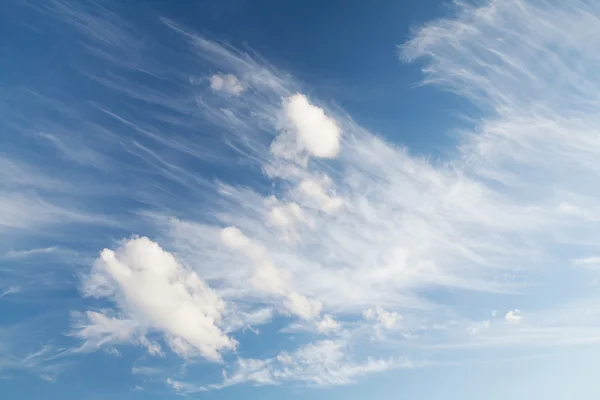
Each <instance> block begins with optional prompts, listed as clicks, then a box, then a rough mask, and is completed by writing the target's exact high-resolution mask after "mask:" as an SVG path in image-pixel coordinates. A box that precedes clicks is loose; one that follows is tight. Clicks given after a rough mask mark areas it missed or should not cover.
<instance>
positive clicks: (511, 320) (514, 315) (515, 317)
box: [504, 310, 523, 325]
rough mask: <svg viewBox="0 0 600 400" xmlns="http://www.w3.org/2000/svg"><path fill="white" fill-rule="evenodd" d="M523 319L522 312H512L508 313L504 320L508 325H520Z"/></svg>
mask: <svg viewBox="0 0 600 400" xmlns="http://www.w3.org/2000/svg"><path fill="white" fill-rule="evenodd" d="M522 319H523V317H522V316H521V311H520V310H511V311H509V312H507V313H506V315H505V316H504V320H505V321H506V323H507V324H514V325H516V324H519V323H520V322H521V320H522Z"/></svg>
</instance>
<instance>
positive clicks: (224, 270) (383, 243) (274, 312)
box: [0, 0, 600, 392]
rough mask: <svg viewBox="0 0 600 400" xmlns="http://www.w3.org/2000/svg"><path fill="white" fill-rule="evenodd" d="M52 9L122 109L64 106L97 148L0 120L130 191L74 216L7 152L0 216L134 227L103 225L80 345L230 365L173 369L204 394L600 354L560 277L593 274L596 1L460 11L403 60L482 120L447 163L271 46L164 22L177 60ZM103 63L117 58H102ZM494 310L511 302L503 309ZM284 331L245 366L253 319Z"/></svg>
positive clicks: (79, 328)
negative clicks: (252, 48) (185, 371)
mask: <svg viewBox="0 0 600 400" xmlns="http://www.w3.org/2000/svg"><path fill="white" fill-rule="evenodd" d="M49 4H50V5H49V6H48V7H50V8H48V10H50V9H51V11H48V10H46V9H45V8H44V10H46V11H45V12H50V14H51V15H52V16H53V17H55V18H57V19H58V20H61V21H63V22H66V25H67V26H70V27H71V28H72V29H73V30H74V32H76V33H77V35H78V37H81V38H84V39H86V40H84V41H83V44H82V46H84V47H85V48H86V49H87V50H90V49H92V50H94V51H89V52H88V53H86V54H88V56H87V57H89V58H85V59H82V61H81V62H82V63H84V64H82V67H83V68H84V69H86V73H85V74H82V76H81V77H80V79H83V80H84V81H85V82H88V83H89V84H93V85H97V86H95V87H96V88H98V90H101V91H102V93H103V94H104V95H107V94H110V96H111V97H110V98H111V99H114V101H105V100H103V99H105V97H104V96H101V95H99V96H98V98H97V99H96V98H93V99H86V100H87V101H86V102H80V101H78V100H79V99H78V98H76V96H75V95H73V98H69V99H67V103H68V104H69V106H68V107H65V106H64V104H63V103H64V102H58V101H57V102H50V104H51V105H52V107H53V109H55V110H56V109H58V110H60V111H61V113H60V114H61V115H62V116H63V117H65V116H69V117H73V116H76V117H78V118H76V119H78V120H81V121H86V124H85V125H84V126H83V128H85V129H86V132H88V133H89V135H87V136H83V135H79V136H77V135H73V136H71V135H70V133H72V132H73V130H72V129H66V128H67V126H69V123H67V122H68V121H67V120H60V121H58V122H56V121H55V122H54V127H55V128H56V129H53V130H52V131H51V133H45V134H43V135H42V136H41V137H40V136H39V132H42V131H43V132H50V131H46V130H41V129H37V128H38V127H37V126H30V125H29V124H28V123H26V122H23V121H22V120H21V119H16V117H13V116H12V114H10V115H9V114H6V115H4V114H3V118H4V120H6V121H8V122H11V124H10V125H11V126H13V127H14V128H15V129H16V130H17V131H19V132H24V131H28V130H32V131H35V132H37V133H36V135H37V139H38V140H39V139H42V140H45V141H46V142H48V141H49V142H50V143H51V144H52V145H53V146H54V147H56V149H57V150H58V151H59V152H61V154H63V156H64V155H70V157H69V156H68V157H65V158H66V159H68V160H70V161H71V162H74V163H75V164H80V165H81V164H82V161H94V163H91V164H92V165H89V166H91V167H92V169H94V172H93V173H92V172H89V173H88V174H89V175H88V174H83V176H84V177H88V178H89V179H91V180H92V181H94V182H96V183H97V184H98V185H100V184H101V185H106V186H102V187H101V188H100V189H99V191H102V188H104V187H106V188H111V189H113V188H116V189H115V190H114V191H112V190H111V191H110V192H111V193H114V195H113V196H112V197H111V199H112V202H111V201H102V200H103V199H104V197H102V196H100V195H99V194H98V191H96V192H94V191H91V192H89V193H86V195H85V196H82V197H81V199H84V200H85V201H84V203H85V204H87V205H88V207H90V208H91V210H89V209H86V211H80V210H79V209H78V208H77V207H71V206H70V204H69V203H68V202H67V201H66V199H65V198H60V197H56V194H57V192H58V189H56V188H54V187H52V188H49V185H47V184H45V183H44V182H45V181H44V180H43V179H40V177H39V176H35V175H32V174H31V173H28V172H27V171H28V169H26V168H25V167H21V166H20V165H21V164H23V165H25V162H24V161H23V163H21V161H20V160H15V161H10V160H7V161H5V162H4V163H5V164H6V165H7V166H8V167H10V168H11V169H12V170H14V171H16V173H11V174H9V175H10V179H9V180H7V181H6V182H8V184H6V187H7V189H2V191H0V196H3V197H4V198H6V199H8V200H6V201H5V203H4V204H5V205H4V206H2V204H3V203H1V199H2V198H3V197H0V207H3V210H5V211H7V212H5V213H3V214H2V215H4V216H5V217H4V219H5V221H4V222H2V217H0V227H1V226H6V227H8V228H10V229H17V228H20V229H23V228H29V229H33V227H36V226H39V225H40V223H41V222H44V225H45V224H46V221H47V223H48V224H50V222H52V224H54V225H58V226H60V223H62V222H65V221H67V220H68V221H73V220H74V221H85V222H87V223H90V224H91V225H94V226H96V225H100V222H99V221H98V220H97V219H94V218H90V217H89V215H90V213H91V214H93V215H98V214H99V211H100V210H104V211H108V214H110V215H111V218H113V219H114V218H116V219H117V220H119V221H125V222H127V224H124V223H122V224H120V225H125V228H124V229H121V230H117V229H115V230H114V231H111V232H110V234H105V235H103V236H100V239H101V240H102V241H103V242H105V244H103V245H102V246H103V247H106V249H105V250H103V251H102V252H101V254H100V255H99V256H97V255H95V256H94V257H96V258H97V259H96V262H95V263H94V266H93V267H92V268H91V270H90V271H88V273H87V274H85V275H84V277H83V279H82V282H81V286H82V292H83V294H86V295H89V296H90V297H93V298H97V299H98V300H99V302H97V303H96V302H94V301H92V300H90V299H89V298H87V299H86V300H87V301H86V303H85V305H82V306H81V307H80V308H79V311H83V313H81V314H76V315H75V316H76V318H75V319H74V322H73V327H72V335H73V336H75V337H77V338H78V339H80V340H81V341H82V342H83V344H81V343H80V344H79V345H75V346H74V347H75V348H77V349H78V350H79V351H78V352H79V353H83V352H85V351H90V350H96V349H99V348H102V347H106V346H116V345H123V344H133V345H138V346H142V347H144V348H146V350H147V351H148V352H150V353H152V354H154V355H161V354H164V352H165V351H172V352H174V353H176V354H178V355H180V356H181V357H182V358H183V359H185V360H188V359H193V358H195V357H200V358H206V359H209V360H212V361H222V362H223V363H224V364H225V370H226V371H227V374H226V375H225V376H224V378H223V380H222V381H221V382H216V383H215V382H212V383H210V382H208V383H206V382H195V381H194V379H195V378H196V377H189V379H188V378H186V379H180V378H177V379H176V378H175V377H168V378H169V379H168V381H167V383H168V384H169V385H171V386H172V387H173V388H174V389H175V390H177V391H180V392H194V391H203V390H209V389H219V388H224V387H227V386H231V385H235V384H242V383H250V384H256V385H266V384H280V383H285V382H302V383H304V384H307V385H313V386H326V385H340V384H348V383H351V382H354V381H355V380H356V379H359V378H360V377H361V376H364V375H367V374H369V373H375V372H379V371H383V370H387V369H391V368H402V367H412V366H416V365H421V364H420V363H416V362H414V361H410V360H411V356H416V357H417V358H421V357H422V356H423V354H428V357H429V356H431V363H434V362H435V361H436V356H438V355H440V354H442V355H443V354H445V353H443V352H445V351H454V352H457V351H460V349H464V348H476V349H483V350H485V349H490V348H496V347H503V348H505V347H507V346H508V347H518V346H522V345H531V344H532V343H535V344H536V345H537V346H535V347H536V348H542V347H544V346H555V345H573V344H581V343H591V342H593V341H594V340H595V339H594V338H595V337H597V335H598V333H600V325H599V324H598V323H597V322H596V320H595V319H593V318H592V319H590V318H588V317H586V316H587V315H588V314H585V313H583V314H582V313H581V310H582V308H581V306H582V304H586V305H587V306H586V309H588V308H589V309H592V308H593V305H594V304H595V302H596V298H595V295H594V294H593V293H590V295H589V297H590V298H584V297H585V295H586V294H585V293H584V294H581V292H587V291H589V290H588V288H587V287H586V286H585V284H582V283H581V282H579V281H577V280H575V279H573V280H568V282H567V280H566V279H560V278H562V277H566V276H569V277H571V276H573V274H584V273H588V272H590V271H583V270H582V271H579V270H577V269H574V268H571V266H572V264H573V263H574V264H576V265H584V266H585V265H592V264H594V263H595V262H596V260H595V258H594V257H590V256H589V255H590V254H596V253H597V251H596V250H597V246H598V244H597V236H598V234H599V233H600V232H598V229H597V227H596V225H597V221H598V217H599V216H600V212H599V210H598V208H597V207H596V206H595V204H594V201H593V199H595V198H596V197H597V195H598V193H597V192H598V190H597V189H596V187H597V186H598V185H595V184H594V183H595V182H598V171H599V170H598V167H597V165H596V164H597V163H596V162H595V160H596V159H598V155H599V154H598V153H599V152H600V147H599V145H598V144H599V143H600V142H599V141H598V129H599V127H600V120H599V119H598V117H597V116H596V112H595V110H596V108H597V107H596V106H597V105H598V95H597V93H598V92H599V91H598V90H597V89H598V87H597V86H598V83H597V82H596V75H595V72H594V68H593V66H594V65H596V64H597V61H598V60H597V58H598V54H600V52H598V50H600V48H599V46H600V42H599V41H598V40H597V39H596V38H597V37H600V36H599V35H598V33H600V32H598V30H599V28H598V27H599V26H600V24H598V23H597V22H598V18H600V17H599V15H600V9H599V8H598V7H596V6H594V5H592V4H587V3H583V2H571V3H558V2H537V1H531V2H524V1H517V0H509V1H505V2H489V3H482V4H480V5H477V6H475V5H469V4H463V3H459V4H457V5H456V10H455V14H454V15H453V16H452V17H449V18H446V19H441V20H438V21H433V22H431V23H429V24H427V25H425V26H424V27H422V28H420V29H418V30H416V31H415V32H414V35H413V37H412V39H411V40H409V41H408V42H407V43H406V44H404V45H402V46H401V48H400V51H401V56H402V58H403V59H405V60H409V61H416V62H420V63H422V64H420V65H421V66H422V69H423V72H424V74H425V79H424V83H425V84H433V85H438V86H441V87H443V88H444V89H446V90H450V91H452V92H454V93H456V94H457V95H459V96H462V97H464V98H466V99H468V100H470V101H471V102H472V103H474V104H475V105H476V106H477V107H478V108H479V111H478V118H477V119H471V121H472V125H471V126H470V127H469V128H463V130H462V131H461V132H460V134H461V135H460V138H459V141H458V143H457V148H456V150H455V151H454V152H451V154H450V155H449V156H448V157H447V158H446V159H444V160H440V161H437V162H433V161H431V160H430V159H428V158H426V157H421V156H418V155H415V154H412V153H411V152H410V151H409V149H407V148H405V147H402V146H401V145H399V144H394V143H390V141H388V140H386V139H384V138H382V137H380V136H378V135H375V134H373V133H372V132H370V131H369V130H368V129H366V128H365V127H361V126H359V125H358V124H356V123H355V122H354V121H353V120H352V119H351V118H350V117H349V116H348V115H346V114H345V113H344V112H343V110H341V109H339V108H338V107H332V106H330V105H329V103H328V102H327V101H321V100H319V99H318V96H317V95H316V94H313V93H314V92H317V93H318V88H317V90H315V91H312V90H309V89H307V88H306V86H304V85H302V84H301V83H299V82H297V81H296V80H294V78H293V77H291V76H290V75H288V74H286V73H284V72H282V71H279V70H277V69H276V68H275V67H273V66H272V65H270V64H269V63H268V62H266V61H265V60H263V59H261V58H260V57H259V56H258V55H256V54H249V53H244V52H241V51H239V50H236V49H234V48H232V47H230V46H227V45H225V44H223V43H218V42H215V41H211V40H209V39H207V38H204V37H202V36H199V35H197V34H195V33H194V32H192V31H190V30H188V29H186V28H185V27H183V26H180V25H178V24H177V23H176V22H174V21H171V20H167V19H157V25H156V27H157V29H162V30H163V31H161V32H168V34H169V35H173V34H175V36H176V37H177V39H178V40H179V41H181V43H180V44H181V46H180V47H178V51H179V53H177V54H175V53H174V52H173V51H171V50H170V48H169V47H168V46H166V45H164V44H163V43H161V42H160V38H157V40H156V42H155V43H156V48H152V47H149V46H146V45H143V44H141V43H140V42H139V41H138V40H135V37H134V36H135V35H133V34H132V33H131V32H134V31H136V28H135V27H134V26H132V25H133V23H125V22H124V19H123V18H120V16H119V13H118V12H117V11H114V10H109V9H107V8H106V9H105V8H104V7H103V6H97V7H96V6H94V7H93V8H92V10H91V11H90V10H88V9H87V8H85V7H82V6H80V5H78V4H79V3H78V4H75V3H74V2H69V1H58V0H57V1H54V2H52V3H49ZM136 32H137V31H136ZM115 38H122V40H121V39H119V40H114V39H115ZM161 51H164V52H166V53H168V54H169V55H173V57H172V58H169V57H163V58H158V56H157V53H158V52H161ZM121 56H123V57H121ZM120 57H121V58H120ZM93 60H101V61H102V62H103V63H105V64H103V65H108V66H109V67H107V68H104V69H94V68H92V66H93V62H92V61H93ZM165 60H166V61H165ZM184 61H185V62H184ZM87 69H89V71H87ZM210 71H221V72H219V73H218V74H216V75H215V74H214V73H213V72H210ZM131 73H139V74H142V75H144V77H146V78H148V76H151V77H154V78H156V79H159V80H160V82H161V83H160V85H159V84H157V83H156V81H154V80H153V79H154V78H148V79H144V80H141V79H140V80H134V79H128V78H127V77H128V76H129V75H128V74H131ZM224 93H225V94H226V95H223V94H224ZM307 93H310V94H307ZM91 97H94V96H93V95H92V96H91ZM36 99H37V100H36V104H39V105H40V107H46V106H48V104H49V103H48V102H43V101H41V100H39V98H37V97H36ZM148 107H150V108H151V110H152V112H147V110H148ZM25 111H26V110H25ZM25 111H23V112H24V113H25ZM27 112H30V113H32V111H27ZM40 114H41V113H40ZM40 114H34V116H37V117H39V115H40ZM24 115H27V114H24ZM84 117H85V118H84ZM65 118H66V117H65ZM32 119H33V118H32ZM61 121H62V122H61ZM69 121H70V120H69ZM42 125H43V124H42ZM33 128H36V129H33ZM62 128H65V129H62ZM49 135H51V136H49ZM69 138H70V141H68V140H67V139H69ZM100 142H102V143H105V144H104V145H103V146H104V147H103V146H101V145H99V143H100ZM67 143H68V145H67ZM77 149H84V150H85V151H79V150H77ZM206 149H210V151H207V150H206ZM84 154H85V156H84ZM27 161H29V162H32V160H27ZM0 162H3V161H1V159H0ZM83 164H85V163H83ZM111 167H112V169H111ZM116 167H118V168H116ZM216 167H219V168H221V169H220V170H219V171H216ZM117 170H118V172H117ZM56 171H57V172H58V174H57V175H56V176H57V177H63V178H64V181H66V182H73V181H74V180H75V179H76V177H74V176H72V175H69V174H67V171H66V168H62V167H60V166H59V167H56ZM0 173H2V172H0ZM238 173H239V174H238ZM238 175H239V176H238ZM56 180H59V181H60V180H61V179H60V178H58V179H56ZM26 188H33V190H34V192H33V194H31V195H28V196H25V194H24V193H26ZM45 191H47V192H48V193H46V192H45ZM66 193H69V192H68V191H66ZM71 193H72V192H71ZM123 204H125V205H126V206H123ZM92 205H93V206H94V207H92ZM124 208H126V209H127V211H123V209H124ZM126 217H127V218H126ZM120 218H123V220H121V219H120ZM57 229H58V228H57ZM124 231H126V232H124ZM131 234H142V235H147V236H148V238H146V237H142V238H139V237H137V238H133V239H131ZM120 237H126V238H129V239H126V240H124V241H122V242H116V240H115V239H118V238H120ZM94 239H97V238H96V237H94ZM115 242H116V243H115ZM78 243H79V244H81V243H86V242H85V240H83V239H82V241H80V242H78ZM94 243H96V242H94ZM42 248H43V247H42ZM111 249H114V250H111ZM96 250H99V249H94V250H93V251H96ZM93 251H89V252H88V254H90V253H91V254H93ZM573 260H575V261H573ZM578 276H580V275H578ZM557 291H560V294H561V296H563V297H564V298H561V300H562V301H563V302H564V303H565V304H567V306H565V307H563V308H561V309H560V310H557V309H556V307H555V306H553V304H555V303H556V300H555V299H554V298H552V296H551V295H548V293H549V292H551V293H555V292H557ZM150 292H152V293H150ZM157 294H160V295H157ZM524 294H528V296H530V297H527V296H525V295H524ZM534 296H535V298H536V299H537V301H536V302H532V301H531V300H530V299H531V297H534ZM473 298H474V299H477V301H472V300H471V299H473ZM101 301H108V302H109V304H110V306H111V307H112V308H111V309H108V310H107V309H106V308H104V309H103V308H102V307H106V303H102V302H101ZM99 304H101V306H100V305H99ZM479 304H482V305H479ZM483 304H486V305H485V306H484V305H483ZM539 304H544V306H542V307H540V305H539ZM487 305H490V307H491V308H494V309H497V310H498V311H497V312H495V313H494V315H492V316H490V315H491V313H490V312H489V310H484V308H485V307H487ZM520 310H522V311H520ZM496 314H497V315H496ZM274 319H281V320H285V321H288V322H289V324H288V330H287V332H290V331H294V332H302V333H303V334H305V336H303V339H304V343H302V344H299V345H298V346H297V347H296V348H285V349H273V350H272V351H271V353H272V354H270V355H267V356H261V358H258V357H256V358H255V357H246V356H241V355H238V354H235V353H234V349H237V350H238V351H241V350H240V349H244V341H243V340H242V339H240V336H241V335H239V333H240V331H241V330H243V329H245V328H251V329H254V328H255V327H257V326H261V325H267V324H269V323H270V322H272V321H273V320H274ZM286 323H287V322H286ZM259 334H260V333H259ZM281 334H286V329H285V328H284V329H283V330H282V331H281ZM150 338H151V339H150ZM238 339H239V342H238ZM358 347H360V348H361V349H363V350H361V351H357V348H358ZM163 348H164V350H163ZM382 348H383V349H385V351H384V352H382V351H381V349H382ZM390 352H393V353H394V354H393V356H392V357H389V355H388V356H387V358H386V357H382V353H385V354H389V353H390ZM359 353H360V354H359ZM425 364H426V363H425ZM166 378H167V377H165V379H166Z"/></svg>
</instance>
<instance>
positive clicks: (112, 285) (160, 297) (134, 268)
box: [77, 237, 236, 361]
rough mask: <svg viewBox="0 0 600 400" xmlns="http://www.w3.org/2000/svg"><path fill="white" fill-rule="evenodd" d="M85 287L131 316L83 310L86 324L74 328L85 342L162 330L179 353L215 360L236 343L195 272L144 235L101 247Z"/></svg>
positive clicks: (219, 307)
mask: <svg viewBox="0 0 600 400" xmlns="http://www.w3.org/2000/svg"><path fill="white" fill-rule="evenodd" d="M84 290H85V291H86V294H87V295H89V296H96V297H107V298H109V299H111V300H113V301H115V302H116V303H117V304H118V306H119V307H120V309H121V310H122V312H123V313H124V314H125V315H127V316H130V318H132V319H131V320H125V319H116V318H108V317H107V316H105V315H102V314H99V313H94V312H88V320H89V323H88V325H85V326H80V327H78V333H77V334H78V335H79V336H81V337H83V338H86V339H88V340H89V339H91V338H94V337H96V338H98V337H102V339H99V342H102V341H111V342H113V341H116V342H118V341H120V340H123V339H126V338H130V337H132V336H133V334H134V331H137V330H139V329H144V330H145V329H149V330H155V331H158V332H160V333H162V334H163V336H164V338H165V339H166V340H167V341H168V343H169V345H170V346H171V348H172V349H173V350H174V351H176V352H177V353H178V354H181V355H183V356H193V355H194V354H195V353H199V354H200V355H202V356H203V357H205V358H207V359H209V360H212V361H220V360H221V354H220V353H221V352H222V351H226V350H231V349H234V348H235V345H236V342H235V341H234V340H233V339H231V338H229V337H227V336H226V335H225V334H223V332H222V330H221V329H220V328H219V326H218V324H219V323H220V321H221V313H222V311H223V309H224V308H225V305H224V303H223V302H222V301H221V300H220V299H219V298H218V296H217V295H216V294H215V293H214V292H213V291H212V290H211V289H210V288H209V287H208V286H206V284H205V283H204V282H203V281H202V280H201V279H200V278H199V277H198V275H197V274H196V273H195V272H193V271H190V270H189V269H187V268H184V267H183V266H182V265H181V264H179V263H178V262H177V260H176V259H175V257H173V255H171V254H170V253H168V252H166V251H164V250H163V249H161V248H160V246H159V245H158V244H156V243H154V242H152V241H151V240H150V239H148V238H145V237H141V238H135V239H131V240H128V241H125V242H124V243H123V244H122V245H121V247H119V248H118V249H117V250H116V251H113V250H109V249H104V250H103V251H102V253H101V254H100V258H99V259H98V260H96V262H95V264H94V268H93V270H92V273H91V275H90V276H89V277H88V278H87V280H86V281H85V282H84ZM99 344H100V343H99Z"/></svg>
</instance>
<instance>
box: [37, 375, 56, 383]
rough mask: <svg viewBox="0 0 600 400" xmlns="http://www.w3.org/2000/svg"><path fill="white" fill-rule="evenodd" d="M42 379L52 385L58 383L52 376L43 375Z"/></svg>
mask: <svg viewBox="0 0 600 400" xmlns="http://www.w3.org/2000/svg"><path fill="white" fill-rule="evenodd" d="M40 378H42V379H43V380H45V381H46V382H50V383H54V382H56V377H55V376H52V375H48V374H42V375H40Z"/></svg>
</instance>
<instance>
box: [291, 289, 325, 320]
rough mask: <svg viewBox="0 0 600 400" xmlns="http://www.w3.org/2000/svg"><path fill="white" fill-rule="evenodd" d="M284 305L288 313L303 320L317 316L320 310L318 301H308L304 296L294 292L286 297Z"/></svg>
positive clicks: (320, 306)
mask: <svg viewBox="0 0 600 400" xmlns="http://www.w3.org/2000/svg"><path fill="white" fill-rule="evenodd" d="M285 305H286V307H287V309H288V310H289V311H290V312H292V313H293V314H295V315H298V316H299V317H301V318H304V319H312V318H315V317H317V316H319V313H320V312H321V308H322V305H321V302H320V301H318V300H309V299H307V298H306V297H305V296H302V295H301V294H298V293H294V292H292V293H289V294H288V295H287V299H286V301H285Z"/></svg>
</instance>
